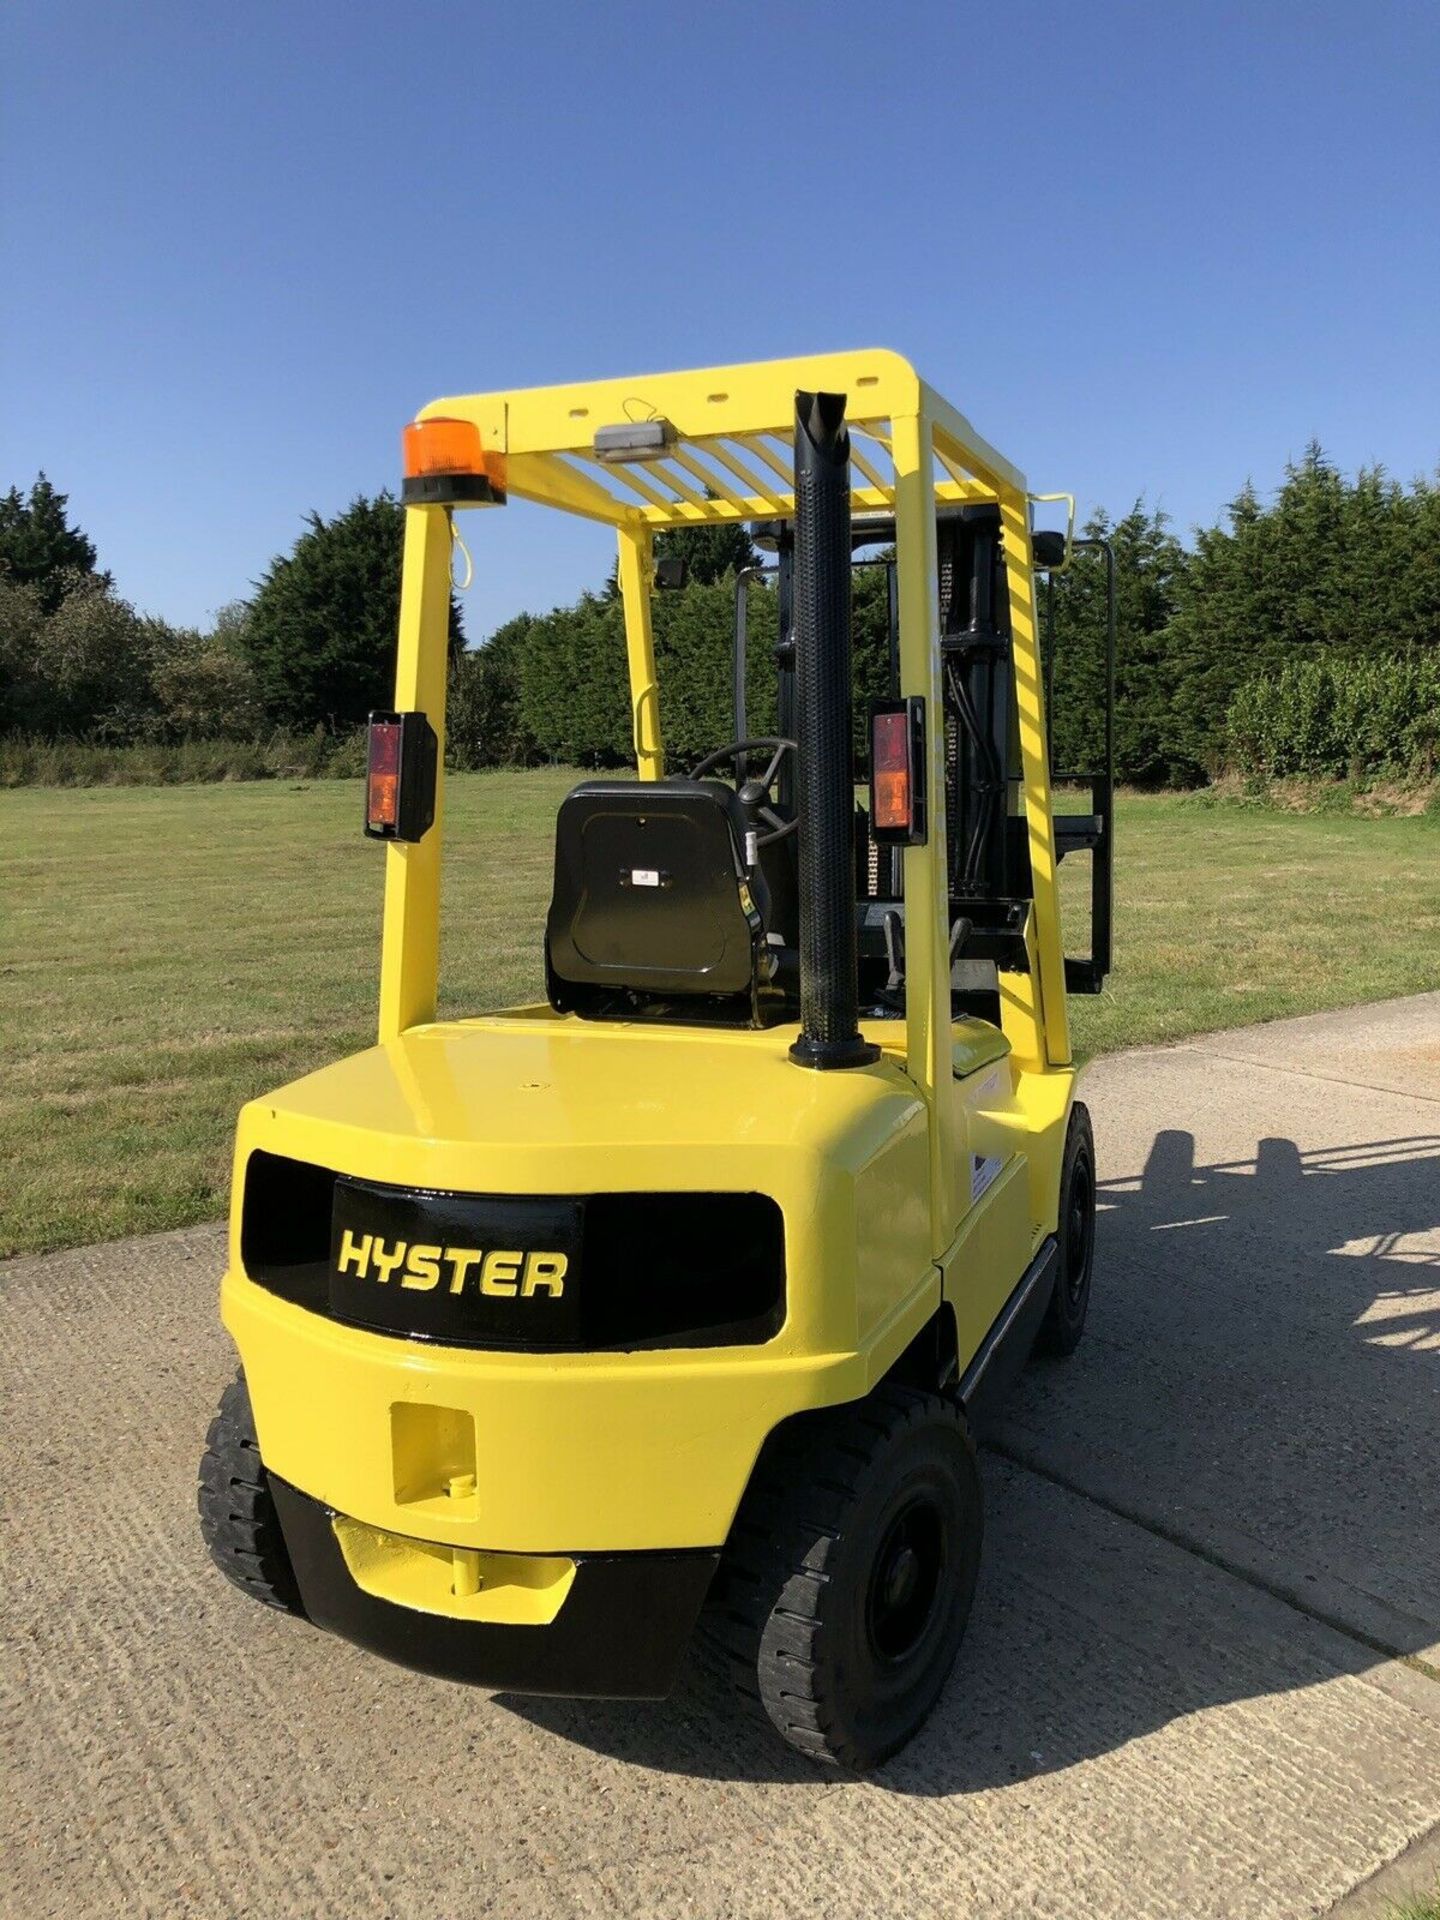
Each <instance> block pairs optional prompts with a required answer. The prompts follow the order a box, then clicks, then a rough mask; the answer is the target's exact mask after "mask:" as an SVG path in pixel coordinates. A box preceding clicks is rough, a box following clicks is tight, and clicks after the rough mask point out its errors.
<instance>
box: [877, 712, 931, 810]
mask: <svg viewBox="0 0 1440 1920" xmlns="http://www.w3.org/2000/svg"><path fill="white" fill-rule="evenodd" d="M870 831H871V833H872V834H873V835H874V837H875V839H876V840H877V841H878V842H879V843H880V844H881V845H882V846H883V845H886V844H889V845H897V844H898V845H900V846H909V847H913V846H918V845H920V843H921V842H922V841H923V840H924V838H925V702H924V701H923V700H920V699H911V700H882V701H878V702H877V703H876V705H875V706H874V707H873V708H872V709H871V713H870Z"/></svg>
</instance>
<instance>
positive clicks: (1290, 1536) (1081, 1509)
mask: <svg viewBox="0 0 1440 1920" xmlns="http://www.w3.org/2000/svg"><path fill="white" fill-rule="evenodd" d="M1101 1205H1102V1213H1101V1217H1100V1221H1099V1229H1098V1252H1097V1269H1096V1283H1095V1287H1096V1291H1095V1297H1094V1303H1093V1306H1092V1312H1091V1322H1090V1327H1089V1330H1088V1332H1087V1337H1086V1340H1085V1342H1084V1343H1083V1344H1082V1346H1081V1348H1080V1350H1079V1352H1078V1353H1077V1354H1076V1355H1075V1356H1074V1358H1073V1359H1072V1360H1070V1361H1069V1362H1065V1363H1058V1364H1057V1363H1038V1362H1037V1363H1035V1364H1033V1365H1032V1366H1031V1367H1030V1368H1029V1369H1028V1370H1027V1373H1026V1375H1025V1376H1024V1378H1023V1379H1022V1380H1021V1382H1020V1384H1019V1385H1018V1386H1017V1388H1016V1389H1015V1392H1014V1395H1013V1397H1012V1401H1011V1404H1010V1406H1009V1408H1007V1410H1006V1413H1005V1415H1004V1416H1003V1419H1002V1422H1001V1423H1000V1425H999V1426H998V1428H997V1430H996V1431H995V1433H994V1434H992V1435H991V1436H990V1439H991V1441H992V1442H993V1445H992V1446H991V1447H990V1448H988V1449H987V1452H986V1456H985V1466H986V1481H987V1502H988V1518H987V1542H986V1558H985V1566H984V1570H983V1572H982V1576H981V1588H980V1594H979V1597H978V1600H977V1604H976V1610H975V1614H974V1616H973V1617H972V1621H971V1625H970V1630H969V1632H968V1634H967V1638H966V1643H965V1646H964V1648H963V1649H962V1652H961V1657H960V1660H959V1663H958V1665H957V1667H956V1671H955V1674H954V1676H953V1678H952V1680H951V1682H950V1685H949V1687H948V1688H947V1691H946V1694H945V1696H944V1698H943V1700H942V1702H941V1704H940V1706H939V1707H938V1708H937V1710H936V1712H935V1714H934V1715H933V1716H932V1719H931V1721H930V1722H929V1724H928V1725H927V1726H926V1728H925V1729H924V1730H923V1731H922V1733H921V1734H920V1735H919V1736H918V1737H917V1739H916V1740H915V1741H914V1742H913V1743H912V1744H911V1746H910V1747H909V1748H908V1749H907V1750H906V1752H905V1753H903V1754H902V1755H900V1756H899V1757H898V1758H897V1759H896V1760H894V1761H892V1762H891V1763H890V1765H889V1766H888V1767H887V1768H885V1769H884V1770H883V1771H882V1772H881V1774H880V1775H879V1776H878V1777H879V1779H881V1780H882V1781H883V1783H884V1785H885V1786H886V1787H887V1788H889V1789H891V1790H893V1791H899V1792H903V1793H914V1794H930V1795H934V1794H948V1793H956V1792H966V1791H972V1790H975V1789H978V1788H982V1787H988V1786H996V1785H1004V1784H1009V1783H1011V1782H1014V1781H1016V1780H1021V1779H1024V1778H1026V1777H1027V1776H1030V1775H1034V1774H1037V1773H1045V1772H1051V1771H1055V1770H1057V1769H1060V1768H1064V1767H1067V1766H1071V1765H1074V1764H1076V1763H1077V1762H1080V1761H1082V1760H1085V1759H1088V1758H1092V1757H1094V1756H1095V1755H1096V1754H1098V1753H1104V1752H1108V1751H1112V1750H1114V1749H1116V1748H1118V1747H1121V1746H1123V1745H1124V1744H1125V1743H1127V1742H1129V1741H1131V1740H1134V1739H1136V1738H1138V1737H1141V1736H1143V1735H1144V1734H1146V1733H1148V1732H1150V1731H1152V1730H1154V1729H1155V1728H1156V1727H1158V1726H1162V1725H1165V1724H1167V1723H1169V1722H1170V1721H1173V1720H1175V1719H1177V1718H1179V1717H1181V1716H1183V1715H1186V1714H1191V1713H1194V1712H1197V1711H1199V1710H1201V1709H1204V1708H1206V1707H1211V1706H1215V1705H1218V1704H1221V1703H1223V1702H1226V1701H1231V1700H1236V1699H1242V1698H1248V1697H1257V1696H1261V1695H1265V1694H1271V1693H1276V1692H1281V1691H1284V1690H1287V1689H1290V1688H1299V1687H1306V1686H1311V1685H1315V1684H1317V1683H1319V1682H1323V1681H1325V1680H1327V1679H1329V1678H1332V1677H1333V1676H1334V1675H1335V1674H1336V1673H1337V1672H1347V1671H1348V1672H1353V1673H1361V1672H1364V1671H1367V1670H1369V1669H1371V1668H1373V1667H1375V1666H1377V1665H1379V1664H1381V1662H1382V1661H1383V1660H1384V1659H1385V1657H1386V1656H1387V1654H1397V1653H1398V1654H1409V1653H1414V1652H1417V1651H1419V1650H1421V1649H1424V1648H1427V1647H1432V1648H1433V1643H1434V1642H1436V1641H1437V1640H1440V1505H1437V1495H1436V1491H1435V1488H1436V1479H1437V1476H1436V1474H1435V1462H1436V1460H1437V1459H1440V1136H1436V1135H1426V1136H1418V1137H1414V1138H1407V1139H1393V1140H1382V1141H1370V1142H1364V1143H1356V1144H1352V1145H1348V1146H1339V1147H1335V1148H1332V1149H1329V1150H1326V1151H1314V1150H1310V1151H1303V1152H1302V1151H1301V1149H1300V1148H1299V1147H1298V1146H1297V1145H1296V1144H1295V1143H1294V1142H1293V1141H1291V1140H1288V1139H1280V1138H1265V1139H1262V1140H1260V1141H1259V1143H1258V1145H1257V1148H1256V1151H1255V1153H1254V1155H1253V1156H1252V1157H1250V1158H1248V1159H1244V1160H1235V1161H1225V1162H1221V1163H1216V1164H1212V1165H1198V1164H1197V1163H1196V1158H1195V1145H1194V1139H1193V1136H1192V1135H1190V1134H1189V1133H1185V1132H1181V1131H1178V1130H1174V1131H1164V1132H1161V1133H1159V1134H1158V1135H1157V1136H1156V1138H1155V1140H1154V1143H1153V1145H1152V1147H1151V1149H1150V1152H1149V1155H1148V1159H1147V1161H1146V1165H1145V1169H1144V1172H1143V1174H1142V1175H1141V1176H1139V1177H1138V1178H1137V1179H1133V1180H1117V1181H1113V1182H1110V1183H1108V1184H1106V1185H1104V1186H1103V1187H1102V1190H1101ZM1436 1691H1437V1700H1440V1686H1437V1690H1436ZM505 1704H506V1705H507V1706H508V1707H510V1708H511V1709H512V1710H513V1711H514V1712H516V1713H517V1714H520V1715H522V1716H523V1717H524V1718H525V1719H526V1720H528V1721H530V1722H531V1723H533V1724H535V1725H537V1726H540V1727H544V1728H547V1729H549V1730H550V1731H551V1732H553V1733H555V1734H558V1735H560V1736H561V1737H563V1738H565V1739H567V1740H570V1741H574V1742H577V1743H579V1744H581V1745H583V1746H587V1747H590V1748H592V1749H594V1750H596V1751H598V1752H602V1753H605V1754H608V1755H612V1756H614V1757H616V1758H619V1759H623V1760H625V1761H627V1762H630V1763H634V1764H638V1765H641V1766H649V1767H652V1768H655V1769H657V1770H660V1771H663V1772H675V1773H683V1774H687V1775H698V1776H701V1777H709V1778H717V1779H728V1780H757V1779H765V1780H773V1781H786V1780H794V1781H796V1782H804V1783H806V1784H811V1785H813V1782H814V1779H815V1774H814V1770H813V1768H812V1766H811V1765H810V1764H809V1763H808V1762H806V1761H805V1760H803V1759H801V1758H800V1757H799V1756H798V1755H793V1754H791V1753H790V1752H789V1750H788V1749H786V1748H784V1747H783V1746H781V1745H780V1744H779V1742H778V1740H771V1739H769V1738H767V1737H765V1735H764V1734H763V1732H757V1729H756V1727H755V1725H754V1723H753V1721H752V1720H751V1719H750V1718H749V1717H748V1715H747V1714H746V1713H745V1711H744V1710H743V1709H742V1706H741V1704H740V1703H739V1702H738V1701H737V1700H736V1698H735V1696H734V1695H733V1694H732V1693H731V1692H730V1689H729V1686H728V1684H727V1681H726V1679H725V1677H724V1674H723V1673H722V1672H721V1670H720V1668H719V1665H718V1663H717V1662H715V1661H713V1660H712V1658H711V1656H709V1655H708V1653H707V1652H706V1651H705V1650H704V1649H703V1648H701V1649H699V1650H697V1652H696V1653H695V1655H694V1656H693V1657H692V1659H691V1662H690V1664H689V1666H688V1668H687V1670H686V1672H685V1674H684V1676H683V1678H682V1681H681V1684H680V1685H679V1687H678V1688H677V1691H676V1693H675V1694H674V1695H673V1696H672V1697H671V1699H670V1700H668V1701H666V1702H664V1703H661V1704H658V1705H654V1706H650V1705H644V1706H641V1705H633V1704H618V1703H605V1702H598V1703H597V1702H576V1701H555V1700H535V1699H521V1698H518V1697H511V1696H506V1697H505Z"/></svg>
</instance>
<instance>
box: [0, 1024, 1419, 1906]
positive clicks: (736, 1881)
mask: <svg viewBox="0 0 1440 1920" xmlns="http://www.w3.org/2000/svg"><path fill="white" fill-rule="evenodd" d="M1087 1097H1088V1099H1089V1101H1090V1104H1091V1107H1092V1109H1093V1112H1094V1115H1095V1122H1096V1133H1097V1137H1098V1142H1099V1152H1100V1163H1101V1173H1102V1178H1103V1192H1102V1204H1103V1208H1104V1211H1103V1214H1102V1217H1101V1221H1100V1232H1099V1256H1098V1268H1097V1275H1096V1282H1095V1298H1094V1305H1093V1308H1092V1313H1091V1321H1090V1331H1089V1333H1088V1335H1087V1338H1086V1340H1085V1342H1084V1344H1083V1346H1082V1347H1081V1349H1080V1352H1079V1353H1078V1354H1077V1355H1076V1356H1075V1358H1074V1359H1073V1360H1072V1361H1070V1362H1069V1363H1068V1364H1037V1365H1035V1366H1033V1367H1032V1368H1031V1369H1030V1370H1029V1372H1028V1373H1027V1375H1026V1377H1025V1379H1024V1381H1023V1382H1022V1384H1021V1386H1020V1387H1019V1388H1018V1389H1017V1391H1016V1393H1015V1396H1014V1398H1013V1400H1012V1402H1011V1405H1010V1408H1009V1410H1008V1412H1007V1415H1006V1417H1005V1420H1004V1422H1003V1424H1002V1425H1001V1426H1000V1427H999V1429H998V1430H997V1432H996V1433H995V1435H994V1436H993V1444H992V1446H991V1449H990V1451H989V1452H988V1453H987V1455H986V1457H985V1462H984V1465H985V1478H986V1494H987V1499H988V1503H989V1521H988V1538H987V1542H986V1560H985V1566H984V1571H983V1573H982V1576H981V1585H980V1593H979V1598H978V1602H977V1607H976V1612H975V1615H974V1618H973V1621H972V1624H971V1628H970V1632H969V1635H968V1637H967V1639H966V1643H965V1646H964V1649H963V1651H962V1654H961V1658H960V1662H959V1665H958V1667H957V1670H956V1673H955V1676H954V1679H953V1681H952V1682H951V1685H950V1687H949V1690H948V1692H947V1693H946V1695H945V1698H944V1701H943V1703H942V1705H941V1707H940V1709H939V1710H938V1712H937V1713H936V1715H935V1716H934V1718H933V1720H932V1722H931V1723H930V1725H929V1726H928V1727H927V1729H926V1730H925V1731H924V1733H923V1734H922V1735H921V1737H920V1738H919V1739H918V1740H917V1741H916V1742H915V1743H914V1744H913V1746H912V1747H911V1748H910V1749H909V1750H908V1751H907V1752H906V1753H905V1754H904V1755H902V1756H901V1757H900V1758H899V1759H898V1760H896V1761H894V1762H892V1764H891V1765H890V1766H889V1767H888V1768H887V1769H885V1770H884V1771H883V1773H881V1774H880V1775H879V1776H877V1777H876V1778H873V1779H870V1780H861V1781H856V1780H849V1779H840V1780H836V1779H833V1778H827V1777H822V1776H819V1775H817V1774H816V1773H814V1772H812V1771H811V1770H810V1768H809V1767H808V1765H807V1764H806V1763H805V1762H804V1761H802V1760H800V1759H799V1758H798V1757H795V1756H792V1755H791V1754H790V1753H789V1752H788V1750H786V1749H784V1748H781V1747H779V1746H772V1745H769V1744H767V1743H766V1742H765V1740H764V1739H763V1738H762V1737H761V1736H759V1735H758V1734H757V1733H756V1731H755V1730H753V1729H752V1727H751V1726H750V1724H749V1723H748V1722H747V1721H745V1720H744V1719H742V1718H741V1717H740V1716H739V1715H738V1714H737V1712H736V1711H735V1709H734V1707H733V1706H732V1703H731V1701H730V1698H729V1696H728V1694H727V1692H726V1690H725V1688H724V1686H723V1684H722V1683H721V1681H720V1680H719V1679H718V1677H717V1676H716V1675H715V1674H714V1673H712V1672H711V1671H710V1670H709V1669H708V1668H707V1667H706V1666H705V1664H704V1663H703V1662H702V1661H699V1660H697V1661H696V1663H695V1664H694V1666H693V1667H692V1669H691V1671H690V1672H689V1673H688V1674H687V1677H686V1680H685V1682H684V1685H683V1687H682V1689H681V1691H680V1692H679V1694H678V1695H677V1697H675V1698H674V1699H673V1700H671V1701H670V1702H668V1703H666V1704H664V1705H663V1706H658V1707H628V1706H607V1705H598V1706H597V1705H580V1704H574V1703H563V1702H544V1701H523V1700H517V1699H505V1698H489V1697H486V1696H485V1695H482V1694H479V1693H475V1692H470V1691H467V1690H464V1689H461V1688H456V1687H452V1686H449V1685H446V1684H443V1683H441V1682H438V1681H430V1680H425V1679H419V1678H414V1677H411V1676H409V1675H407V1674H405V1673H403V1672H402V1671H400V1670H399V1669H397V1668H394V1667H389V1666H386V1665H384V1664H383V1663H382V1662H380V1661H378V1660H375V1659H372V1658H370V1657H368V1656H366V1655H364V1654H361V1653H359V1652H357V1651H355V1650H353V1649H351V1648H349V1647H347V1646H345V1645H343V1644H341V1643H340V1642H339V1641H336V1640H333V1639H330V1638H327V1637H326V1636H325V1635H323V1634H319V1633H316V1632H314V1631H313V1630H311V1629H310V1628H308V1627H306V1626H304V1625H303V1624H302V1623H300V1622H298V1621H292V1620H288V1619H285V1618H282V1617H280V1616H278V1615H274V1614H270V1613H268V1612H265V1611H263V1610H262V1609H260V1608H257V1607H255V1606H253V1605H251V1604H249V1603H247V1602H246V1601H244V1600H243V1599H242V1598H240V1596H238V1595H236V1594H234V1593H233V1592H231V1590H230V1589H229V1588H228V1587H227V1586H225V1585H224V1583H223V1582H222V1581H221V1580H220V1579H219V1578H218V1576H216V1575H214V1574H213V1573H212V1571H211V1569H210V1567H209V1564H208V1562H207V1561H206V1559H205V1556H204V1553H203V1551H202V1549H201V1547H200V1544H199V1541H198V1538H197V1535H196V1530H195V1522H194V1499H193V1485H194V1471H195V1460H196V1456H197V1453H198V1449H199V1446H200V1442H201V1436H202V1434H203V1432H204V1428H205V1425H206V1422H207V1420H208V1418H209V1414H210V1409H211V1405H212V1402H213V1400H214V1398H215V1396H216V1395H217V1394H218V1392H219V1389H220V1387H221V1385H222V1383H223V1382H224V1380H225V1379H226V1377H227V1375H228V1373H229V1370H230V1366H231V1360H230V1356H229V1354H228V1352H227V1349H226V1342H225V1340H224V1337H223V1335H222V1334H221V1332H220V1330H219V1328H218V1326H217V1324H216V1319H215V1312H214V1292H215V1283H216V1278H217V1275H218V1272H219V1266H220V1260H221V1241H220V1235H219V1232H218V1231H217V1230H212V1229H205V1230H200V1231H193V1232H187V1233H178V1234H168V1235H162V1236H159V1237H156V1238H153V1239H148V1240H138V1241H132V1242H129V1243H126V1244H122V1245H117V1246H111V1247H96V1248H90V1249H86V1250H84V1251H81V1252H78V1253H68V1254H58V1255H54V1256H51V1257H48V1258H45V1259H35V1260H20V1261H13V1262H11V1263H9V1264H8V1266H5V1267H3V1268H0V1302H3V1308H0V1393H3V1423H4V1424H3V1429H0V1433H3V1439H0V1446H3V1471H0V1509H3V1525H0V1552H3V1559H4V1571H3V1575H0V1608H3V1616H4V1638H3V1641H0V1739H3V1749H4V1754H5V1767H6V1776H7V1777H6V1782H5V1786H4V1791H3V1799H0V1912H3V1913H4V1914H5V1915H7V1916H8V1915H14V1916H23V1920H49V1916H66V1917H67V1920H69V1917H70V1916H77V1915H84V1916H91V1915H112V1914H113V1915H122V1914H123V1915H130V1914H146V1915H203V1916H211V1915H216V1916H219V1915H232V1914H234V1915H256V1916H266V1920H270V1917H271V1916H278V1915H282V1914H325V1915H344V1916H350V1915H356V1916H381V1915H389V1916H397V1917H399V1916H421V1915H424V1916H452V1915H459V1914H462V1913H463V1914H465V1915H467V1916H469V1915H483V1914H496V1915H504V1916H507V1920H515V1917H516V1916H525V1917H527V1920H528V1917H529V1916H548V1915H580V1914H596V1915H601V1914H607V1915H609V1914H617V1913H619V1914H632V1913H633V1914H645V1915H661V1916H667V1917H668V1916H672V1915H673V1916H679V1915H698V1916H715V1920H719V1917H720V1916H725V1917H726V1920H731V1917H733V1920H741V1917H742V1916H744V1917H753V1920H775V1916H782V1915H783V1916H789V1915H803V1914H816V1915H833V1914H835V1913H837V1912H845V1913H853V1914H855V1915H857V1916H858V1915H864V1916H866V1920H888V1917H889V1916H896V1917H897V1920H898V1916H902V1915H903V1916H906V1920H925V1916H930V1915H935V1916H939V1915H945V1916H947V1920H951V1917H953V1916H961V1915H974V1916H999V1915H1026V1916H1029V1915H1054V1916H1064V1920H1080V1917H1081V1916H1092V1915H1093V1916H1098V1917H1100V1920H1132V1916H1167V1915H1174V1916H1177V1920H1178V1917H1179V1916H1183V1920H1201V1916H1216V1917H1217V1920H1221V1917H1223V1920H1242V1917H1243V1916H1272V1915H1273V1916H1295V1915H1306V1914H1320V1913H1325V1912H1330V1911H1332V1910H1334V1911H1337V1912H1338V1913H1341V1914H1345V1915H1350V1914H1354V1915H1359V1914H1361V1913H1365V1914H1374V1913H1378V1912H1381V1911H1383V1910H1384V1907H1385V1904H1386V1897H1387V1896H1388V1895H1391V1894H1393V1893H1394V1892H1396V1891H1399V1890H1401V1889H1403V1888H1405V1887H1407V1886H1410V1885H1414V1884H1423V1883H1424V1882H1425V1881H1426V1879H1427V1878H1428V1877H1429V1876H1432V1875H1433V1874H1434V1873H1435V1871H1436V1869H1437V1867H1440V1845H1437V1840H1436V1835H1437V1833H1440V1826H1437V1823H1440V1480H1437V1471H1436V1468H1437V1460H1440V994H1432V995H1426V996H1423V997H1421V998H1419V999H1413V1000H1408V1001H1404V1002H1396V1003H1393V1004H1391V1005H1388V1006H1384V1007H1375V1008H1368V1009H1364V1010H1361V1011H1359V1012H1354V1013H1347V1014H1337V1015H1328V1016H1322V1017H1317V1018H1312V1019H1306V1020H1299V1021H1289V1022H1285V1023H1283V1024H1281V1025H1276V1026H1272V1027H1266V1028H1255V1029H1250V1030H1247V1031H1243V1032H1235V1033H1224V1034H1218V1035H1216V1036H1214V1037H1212V1038H1210V1039H1206V1040H1203V1041H1198V1042H1196V1043H1194V1044H1192V1045H1188V1046H1184V1047H1179V1048H1175V1049H1171V1050H1147V1051H1143V1052H1137V1053H1131V1054H1126V1055H1121V1056H1118V1057H1116V1058H1114V1059H1111V1060H1107V1061H1105V1062H1103V1063H1101V1064H1100V1065H1098V1066H1097V1067H1096V1068H1095V1069H1094V1070H1093V1071H1092V1072H1091V1073H1090V1074H1089V1076H1088V1080H1087ZM1426 1836H1429V1837H1428V1838H1427V1837H1426ZM1394 1862H1398V1864H1396V1865H1389V1864H1388V1863H1394ZM1377 1875H1378V1876H1379V1877H1378V1878H1375V1877H1374V1876H1377ZM1336 1903H1339V1904H1338V1907H1337V1904H1336Z"/></svg>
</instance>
